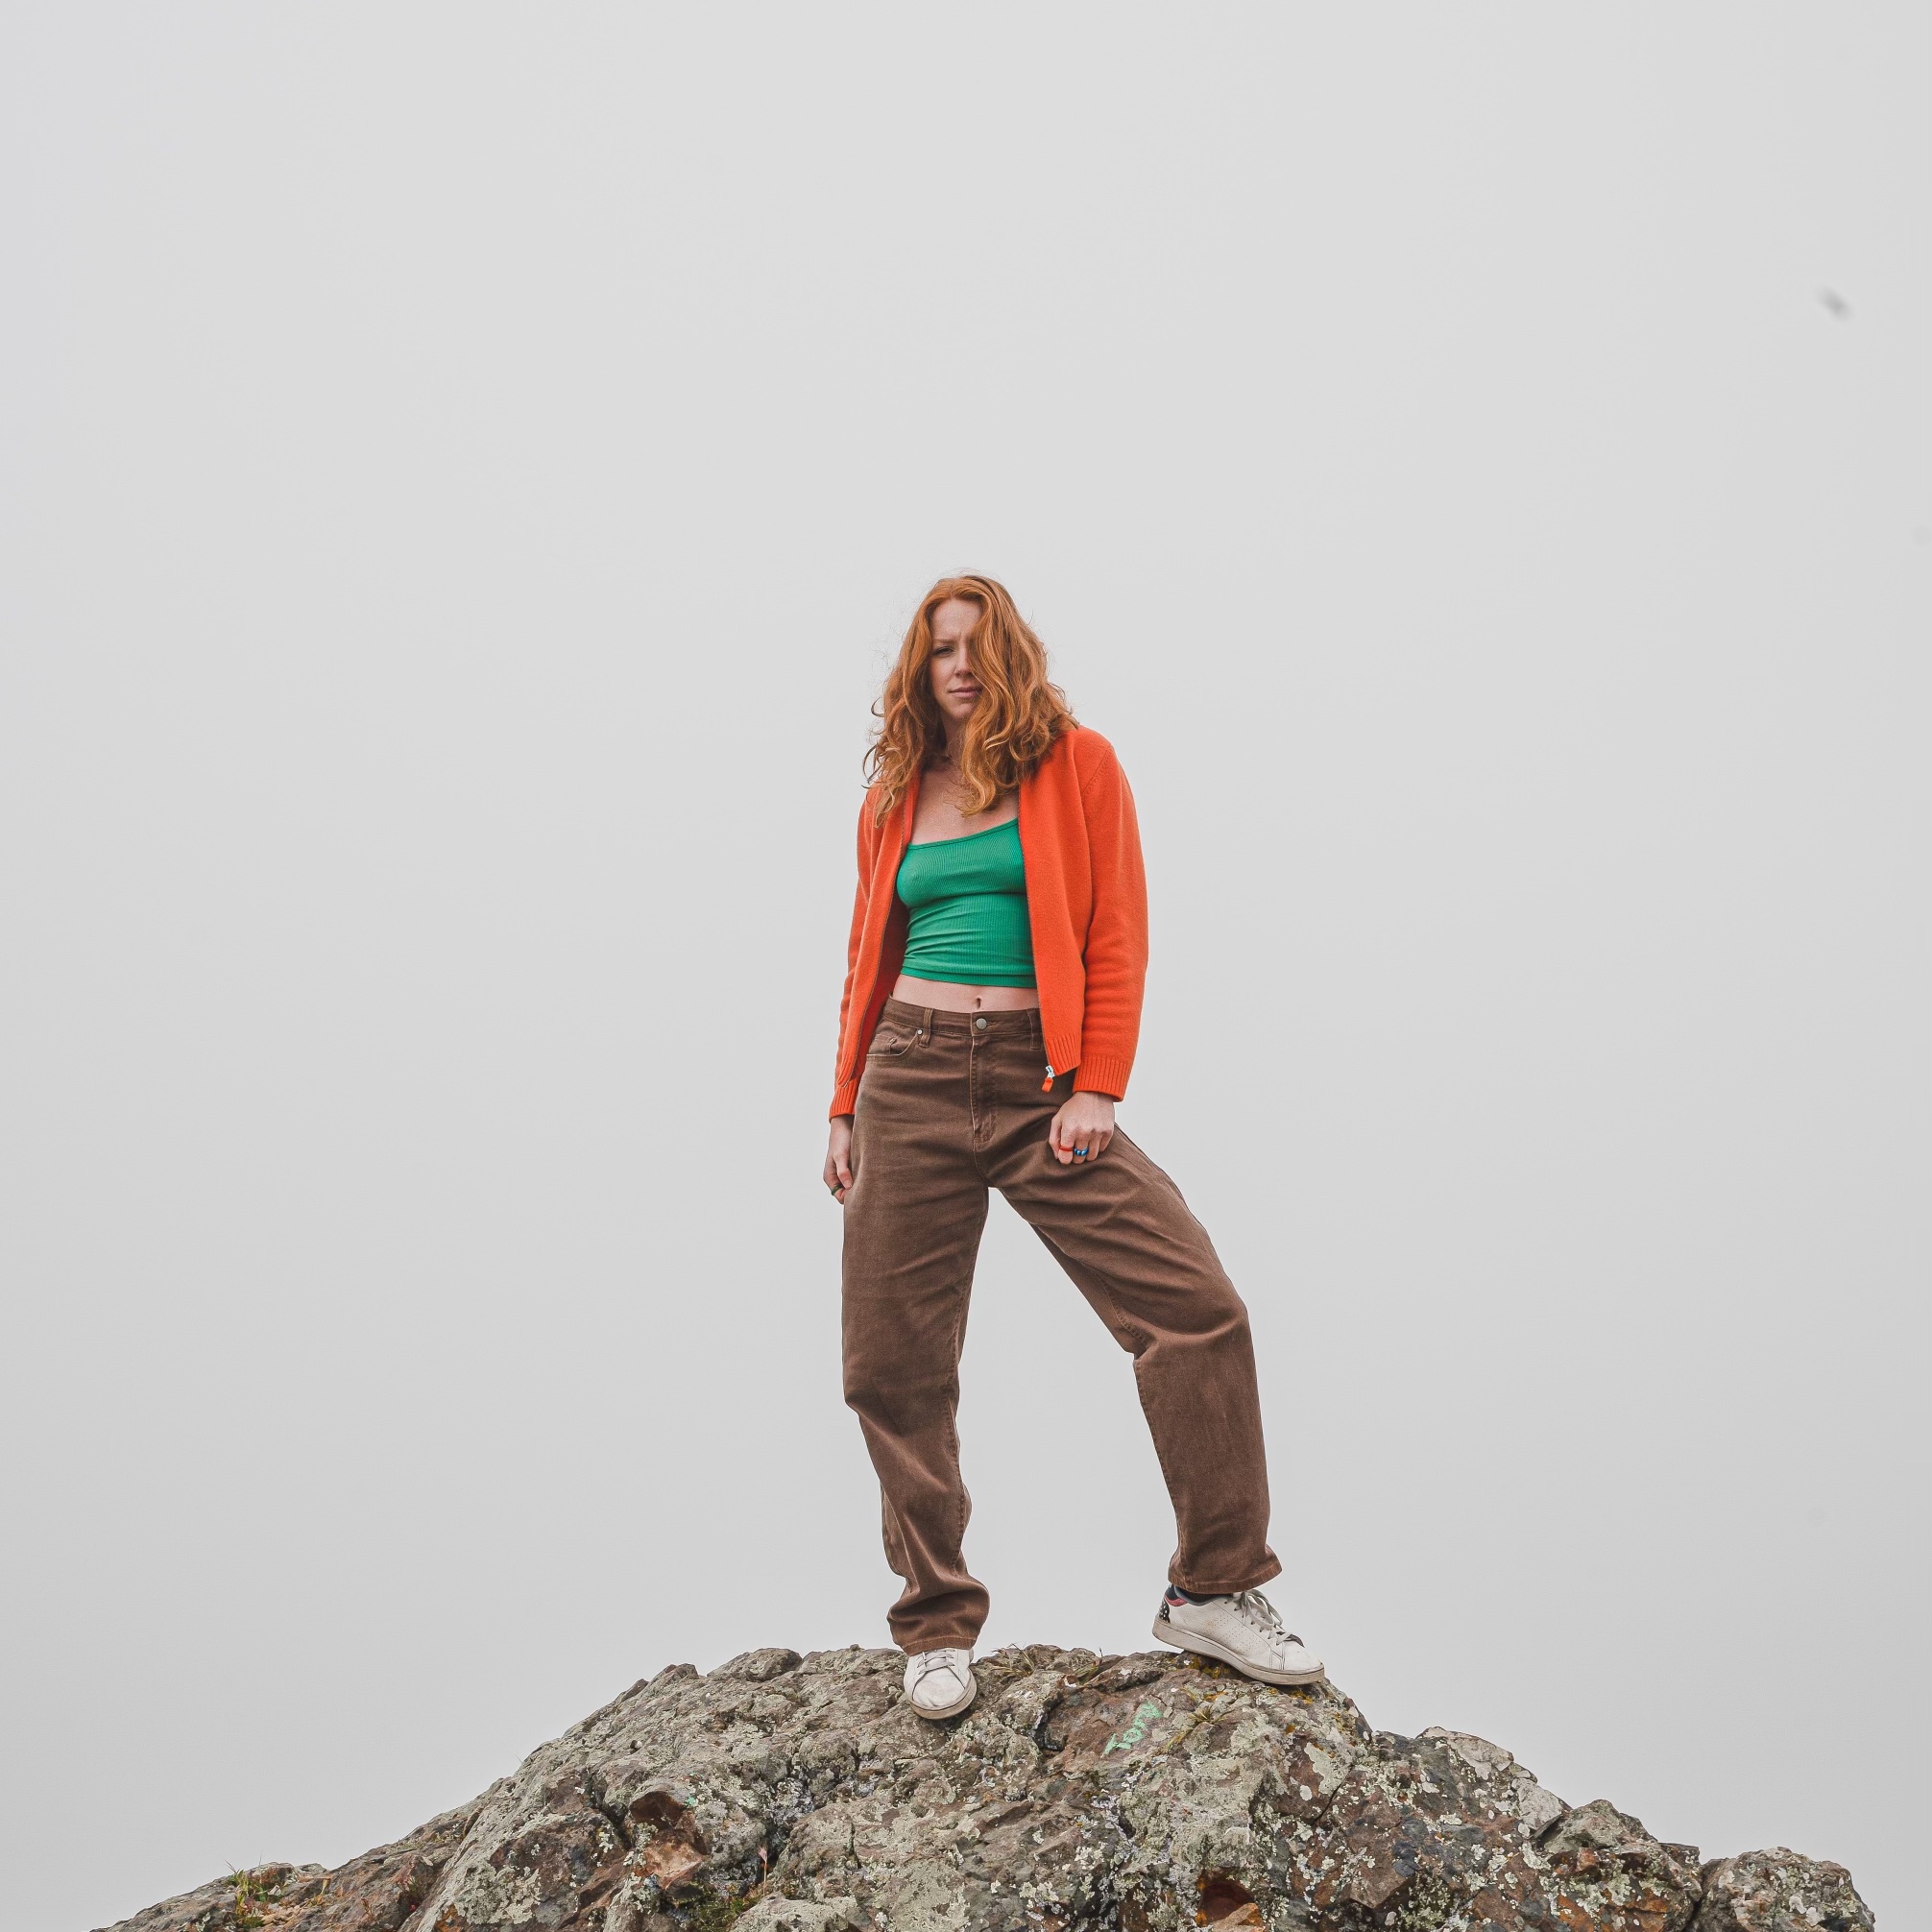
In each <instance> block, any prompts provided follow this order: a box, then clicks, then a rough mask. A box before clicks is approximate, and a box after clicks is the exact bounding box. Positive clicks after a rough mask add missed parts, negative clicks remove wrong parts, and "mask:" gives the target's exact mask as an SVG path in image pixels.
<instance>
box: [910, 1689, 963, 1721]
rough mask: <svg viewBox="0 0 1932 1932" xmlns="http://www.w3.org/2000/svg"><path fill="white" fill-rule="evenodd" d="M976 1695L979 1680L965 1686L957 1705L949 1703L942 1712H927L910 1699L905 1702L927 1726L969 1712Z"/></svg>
mask: <svg viewBox="0 0 1932 1932" xmlns="http://www.w3.org/2000/svg"><path fill="white" fill-rule="evenodd" d="M978 1695H979V1679H978V1678H974V1679H973V1681H972V1682H971V1683H969V1684H968V1685H967V1686H966V1695H965V1696H964V1697H962V1698H961V1699H960V1700H959V1702H958V1703H949V1704H948V1705H947V1706H946V1708H945V1709H944V1710H928V1709H927V1708H926V1707H925V1705H924V1704H916V1703H912V1700H911V1699H910V1698H907V1699H906V1703H911V1704H912V1708H913V1710H914V1712H915V1713H916V1714H917V1715H918V1716H920V1717H923V1718H924V1719H925V1720H926V1722H927V1723H928V1724H944V1723H945V1721H946V1720H947V1719H948V1718H949V1717H957V1716H958V1715H959V1713H960V1712H961V1711H962V1710H971V1709H972V1707H973V1700H974V1699H975V1698H976V1697H978Z"/></svg>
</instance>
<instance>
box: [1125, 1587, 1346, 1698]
mask: <svg viewBox="0 0 1932 1932" xmlns="http://www.w3.org/2000/svg"><path fill="white" fill-rule="evenodd" d="M1154 1635H1155V1636H1157V1637H1158V1638H1159V1639H1160V1640H1161V1642H1162V1643H1164V1644H1172V1645H1173V1647H1174V1648H1175V1649H1176V1650H1181V1651H1193V1652H1194V1653H1195V1654H1196V1655H1197V1656H1203V1657H1214V1658H1216V1659H1217V1660H1218V1661H1219V1662H1220V1663H1224V1664H1232V1665H1233V1666H1234V1667H1235V1669H1236V1670H1238V1671H1240V1672H1241V1674H1242V1675H1243V1676H1244V1677H1250V1678H1256V1679H1257V1680H1258V1681H1260V1682H1262V1683H1265V1684H1318V1683H1319V1682H1320V1681H1321V1680H1322V1678H1324V1677H1326V1676H1327V1675H1328V1673H1327V1672H1326V1671H1324V1670H1323V1669H1322V1667H1321V1659H1320V1658H1319V1657H1318V1656H1316V1654H1314V1652H1312V1651H1311V1650H1309V1648H1308V1647H1307V1645H1305V1644H1304V1643H1303V1642H1302V1641H1301V1639H1300V1638H1299V1637H1297V1636H1295V1635H1294V1634H1293V1633H1292V1631H1289V1630H1284V1629H1283V1628H1282V1622H1281V1619H1280V1617H1279V1616H1277V1615H1276V1614H1275V1608H1274V1606H1273V1605H1272V1604H1271V1603H1269V1602H1268V1599H1267V1598H1266V1597H1265V1596H1263V1595H1262V1593H1261V1592H1260V1591H1259V1590H1243V1591H1242V1592H1241V1593H1240V1595H1238V1596H1233V1597H1210V1598H1208V1600H1207V1601H1206V1602H1205V1603H1201V1604H1191V1603H1189V1602H1188V1600H1187V1598H1185V1597H1184V1596H1182V1595H1181V1593H1180V1592H1179V1591H1178V1590H1175V1589H1170V1590H1169V1591H1168V1593H1167V1595H1166V1596H1164V1597H1163V1598H1162V1599H1161V1613H1160V1615H1159V1616H1157V1617H1156V1618H1155V1619H1154Z"/></svg>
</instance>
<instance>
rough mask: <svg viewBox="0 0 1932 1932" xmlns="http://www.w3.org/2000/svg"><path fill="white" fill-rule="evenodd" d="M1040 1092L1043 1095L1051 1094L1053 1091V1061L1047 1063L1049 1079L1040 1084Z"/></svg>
mask: <svg viewBox="0 0 1932 1932" xmlns="http://www.w3.org/2000/svg"><path fill="white" fill-rule="evenodd" d="M1040 1091H1041V1092H1042V1093H1043V1094H1051V1092H1052V1091H1053V1063H1052V1061H1051V1060H1049V1061H1048V1062H1047V1077H1046V1078H1045V1079H1044V1080H1042V1081H1041V1082H1040Z"/></svg>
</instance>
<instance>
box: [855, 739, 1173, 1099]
mask: <svg viewBox="0 0 1932 1932" xmlns="http://www.w3.org/2000/svg"><path fill="white" fill-rule="evenodd" d="M873 802H874V801H873V795H872V794H871V793H869V792H868V793H867V794H866V799H865V803H864V805H863V806H861V807H860V808H859V813H858V896H857V900H856V901H855V903H854V905H853V908H852V941H851V945H850V947H849V948H848V950H847V962H846V972H845V997H844V998H843V999H842V1000H841V1001H840V1002H839V1007H838V1061H837V1066H836V1072H835V1080H836V1084H835V1086H834V1088H833V1096H832V1114H833V1118H834V1119H835V1118H836V1117H837V1116H838V1115H840V1114H849V1113H851V1112H852V1110H853V1107H854V1106H855V1105H856V1103H857V1099H858V1081H859V1076H860V1075H862V1074H863V1073H864V1071H865V1053H866V1049H867V1048H868V1047H870V1046H871V1045H872V1033H873V1028H874V1027H876V1026H878V1024H879V1015H880V1012H881V1008H882V1007H883V1006H884V1004H885V1002H886V1000H887V999H888V998H889V997H890V996H891V992H892V987H893V982H894V981H895V980H896V979H897V978H899V969H900V964H901V962H902V961H903V960H904V959H905V957H906V906H905V904H904V902H903V901H902V900H901V899H900V897H899V892H898V882H899V862H900V860H901V859H903V858H904V857H906V846H907V844H908V843H909V842H910V840H911V837H912V817H913V813H914V812H915V811H917V809H919V787H918V782H917V781H916V780H915V781H914V783H913V784H912V785H911V786H910V787H908V789H907V791H906V797H905V798H904V799H903V800H902V801H901V803H900V806H899V809H898V810H897V811H895V812H894V813H893V814H892V816H891V817H890V818H888V819H887V820H886V822H885V823H884V824H883V825H879V824H876V823H875V822H874V820H873ZM1020 850H1021V852H1022V854H1023V855H1024V856H1025V857H1026V914H1027V922H1028V924H1029V925H1030V926H1031V928H1032V933H1033V973H1034V977H1035V978H1036V979H1037V980H1038V981H1039V985H1040V1030H1041V1033H1042V1034H1043V1035H1044V1036H1045V1039H1046V1048H1047V1060H1046V1064H1045V1065H1044V1066H1043V1067H1042V1068H1041V1070H1040V1072H1041V1076H1042V1084H1043V1085H1045V1084H1047V1083H1048V1082H1049V1081H1051V1079H1052V1078H1053V1077H1054V1076H1055V1075H1060V1074H1064V1073H1066V1072H1068V1071H1069V1070H1070V1069H1071V1070H1073V1073H1074V1090H1075V1092H1076V1093H1096V1094H1111V1095H1112V1096H1113V1097H1114V1098H1115V1099H1122V1098H1123V1096H1124V1095H1125V1093H1126V1091H1127V1075H1128V1074H1129V1072H1130V1071H1131V1070H1132V1068H1133V1064H1134V1048H1135V1046H1136V1045H1137V1044H1138V1042H1139V1040H1140V1033H1141V994H1142V990H1143V988H1144V986H1145V985H1146V982H1147V875H1146V873H1145V872H1144V871H1143V869H1142V865H1141V831H1140V826H1139V824H1138V823H1137V822H1136V820H1135V818H1134V795H1133V793H1132V792H1130V791H1129V790H1128V789H1127V779H1126V774H1125V773H1124V772H1123V771H1122V769H1121V762H1120V760H1119V759H1117V758H1116V757H1115V756H1114V748H1113V746H1112V745H1110V744H1109V743H1108V742H1107V741H1106V739H1105V738H1103V737H1101V736H1100V735H1099V732H1095V731H1082V730H1079V729H1077V728H1076V729H1075V730H1073V731H1070V732H1067V733H1066V734H1064V735H1063V736H1062V737H1058V738H1056V739H1055V740H1054V742H1053V748H1052V749H1051V751H1050V752H1048V754H1047V756H1046V757H1045V758H1043V759H1042V760H1041V761H1040V762H1039V764H1038V766H1037V767H1036V768H1035V769H1034V772H1033V775H1032V776H1031V777H1030V778H1028V779H1026V781H1025V782H1024V783H1023V784H1022V785H1021V786H1020Z"/></svg>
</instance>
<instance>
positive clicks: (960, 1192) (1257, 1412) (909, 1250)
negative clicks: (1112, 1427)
mask: <svg viewBox="0 0 1932 1932" xmlns="http://www.w3.org/2000/svg"><path fill="white" fill-rule="evenodd" d="M1045 1057H1046V1056H1045V1051H1044V1050H1043V1049H1042V1047H1041V1045H1040V1018H1039V1014H1038V1013H1037V1012H1020V1013H985V1014H979V1015H969V1014H965V1013H946V1012H939V1011H935V1010H933V1009H931V1008H929V1007H920V1006H909V1005H906V1004H904V1003H903V1002H900V1001H897V1000H893V1001H890V1002H887V1004H886V1007H885V1011H884V1014H883V1016H882V1017H881V1020H880V1023H879V1030H878V1032H877V1033H876V1034H875V1035H874V1037H873V1042H872V1049H871V1051H870V1052H869V1053H868V1054H867V1056H866V1061H865V1076H864V1079H863V1082H862V1083H861V1085H860V1087H859V1090H858V1106H857V1114H856V1115H855V1117H854V1123H853V1185H852V1188H851V1191H850V1192H849V1193H848V1194H847V1195H846V1198H845V1268H844V1272H845V1323H844V1325H845V1399H846V1401H847V1402H848V1403H849V1404H850V1405H851V1406H852V1408H853V1409H855V1410H856V1411H857V1413H858V1419H859V1422H860V1425H861V1426H862V1427H863V1429H864V1431H865V1445H866V1447H867V1448H868V1449H869V1450H870V1451H871V1452H872V1466H873V1467H874V1468H875V1469H877V1470H878V1472H879V1485H880V1488H881V1492H882V1494H883V1499H884V1515H885V1555H886V1559H887V1561H889V1562H890V1563H891V1565H892V1567H893V1569H894V1570H896V1571H897V1572H898V1573H899V1575H900V1576H902V1577H904V1578H905V1580H906V1589H905V1592H904V1593H903V1594H902V1595H901V1597H900V1599H899V1601H898V1602H897V1603H896V1604H895V1605H894V1606H892V1610H891V1614H890V1617H889V1620H888V1621H889V1623H890V1626H891V1630H892V1635H893V1637H894V1639H895V1640H896V1641H897V1642H898V1643H899V1645H900V1646H901V1647H902V1648H903V1649H905V1650H906V1651H908V1652H917V1651H932V1650H940V1649H944V1648H947V1647H951V1646H957V1647H960V1648H970V1647H971V1645H972V1644H973V1642H974V1640H975V1639H976V1638H977V1637H978V1634H979V1629H980V1626H981V1625H982V1624H984V1622H985V1621H986V1610H987V1597H986V1591H985V1589H984V1588H983V1586H982V1585H980V1584H979V1583H978V1582H976V1581H975V1580H974V1578H973V1577H972V1576H971V1574H970V1573H969V1572H968V1571H967V1569H966V1563H965V1558H964V1556H963V1554H962V1552H961V1547H960V1546H961V1543H962V1541H963V1539H964V1537H965V1534H966V1517H967V1513H968V1510H969V1508H970V1504H969V1502H968V1498H967V1495H966V1485H965V1484H964V1483H963V1482H962V1481H961V1480H960V1476H959V1437H958V1435H957V1433H956V1432H955V1429H954V1414H955V1413H956V1411H957V1408H958V1402H959V1347H960V1343H961V1341H962V1340H963V1339H964V1337H965V1332H966V1304H967V1299H968V1297H969V1296H970V1294H971V1292H972V1288H973V1263H974V1259H975V1257H976V1256H977V1254H978V1247H979V1233H980V1230H981V1229H982V1228H983V1227H984V1226H985V1224H986V1190H987V1188H988V1187H996V1188H998V1189H999V1190H1000V1192H1001V1193H1002V1195H1005V1196H1006V1198H1007V1200H1008V1201H1010V1202H1011V1203H1012V1205H1013V1206H1014V1208H1015V1209H1017V1210H1018V1212H1019V1213H1020V1214H1021V1215H1022V1216H1023V1217H1024V1218H1025V1219H1026V1220H1027V1221H1029V1222H1030V1223H1031V1224H1032V1227H1033V1231H1034V1232H1035V1233H1036V1234H1037V1235H1038V1236H1039V1237H1040V1239H1041V1240H1042V1241H1043V1242H1045V1243H1046V1244H1047V1246H1048V1249H1049V1250H1050V1251H1051V1254H1052V1256H1053V1259H1054V1260H1055V1261H1057V1262H1058V1263H1059V1264H1060V1266H1061V1267H1062V1268H1065V1269H1066V1271H1067V1273H1068V1274H1069V1275H1070V1276H1072V1277H1073V1281H1074V1285H1075V1287H1076V1288H1077V1289H1078V1290H1079V1291H1080V1292H1081V1293H1082V1294H1084V1295H1085V1296H1086V1297H1087V1299H1088V1301H1089V1302H1091V1303H1092V1304H1093V1307H1094V1311H1095V1313H1096V1314H1097V1315H1099V1317H1100V1319H1101V1320H1102V1321H1104V1322H1105V1323H1106V1324H1107V1327H1108V1328H1109V1329H1110V1330H1111V1331H1112V1333H1113V1336H1114V1339H1115V1340H1117V1341H1118V1342H1119V1343H1120V1344H1121V1346H1122V1347H1123V1348H1124V1349H1126V1350H1127V1351H1128V1352H1129V1353H1130V1354H1131V1355H1132V1356H1133V1358H1134V1378H1135V1380H1136V1381H1137V1382H1138V1383H1139V1385H1140V1391H1141V1407H1142V1409H1143V1410H1144V1411H1145V1413H1146V1414H1147V1426H1148V1428H1149V1429H1150V1430H1152V1432H1153V1437H1154V1448H1155V1450H1156V1452H1157V1453H1158V1454H1159V1456H1160V1459H1161V1469H1162V1472H1163V1473H1164V1474H1165V1476H1166V1477H1167V1484H1168V1494H1169V1495H1170V1496H1171V1498H1172V1499H1173V1506H1174V1516H1175V1519H1176V1522H1177V1524H1178V1527H1179V1532H1180V1547H1179V1548H1178V1549H1177V1550H1176V1551H1175V1552H1174V1556H1173V1560H1172V1561H1171V1564H1170V1565H1169V1568H1168V1576H1169V1578H1170V1580H1171V1582H1175V1583H1178V1584H1179V1585H1180V1586H1181V1587H1182V1588H1183V1589H1186V1590H1194V1591H1197V1592H1200V1593H1202V1594H1208V1595H1219V1594H1221V1593H1223V1592H1228V1591H1234V1590H1246V1589H1252V1588H1254V1587H1255V1585H1256V1584H1258V1583H1263V1582H1267V1581H1268V1578H1270V1577H1272V1576H1275V1575H1277V1574H1278V1573H1279V1572H1280V1569H1281V1565H1280V1563H1279V1562H1277V1561H1276V1560H1275V1556H1274V1552H1273V1551H1272V1550H1270V1549H1269V1548H1268V1464H1267V1461H1266V1459H1265V1457H1264V1454H1263V1450H1262V1440H1261V1401H1260V1397H1259V1395H1258V1393H1257V1391H1256V1389H1255V1378H1254V1344H1253V1342H1252V1341H1251V1340H1250V1339H1249V1336H1248V1327H1247V1310H1246V1309H1245V1308H1244V1306H1243V1305H1242V1300H1241V1297H1240V1296H1239V1295H1238V1294H1236V1292H1234V1287H1233V1284H1232V1283H1230V1282H1229V1280H1228V1278H1227V1276H1226V1275H1225V1274H1224V1273H1222V1271H1221V1266H1220V1262H1219V1261H1218V1260H1217V1259H1216V1258H1215V1251H1214V1246H1213V1244H1212V1243H1210V1242H1209V1240H1208V1238H1207V1231H1206V1229H1204V1228H1203V1227H1202V1226H1201V1224H1200V1223H1199V1222H1198V1221H1197V1220H1195V1218H1194V1216H1193V1215H1191V1214H1190V1213H1189V1212H1188V1209H1187V1203H1186V1202H1185V1201H1183V1200H1182V1199H1181V1196H1180V1191H1179V1189H1177V1188H1176V1187H1175V1186H1174V1184H1173V1182H1172V1181H1171V1180H1169V1178H1168V1177H1167V1175H1166V1174H1164V1173H1163V1172H1162V1171H1160V1169H1159V1168H1157V1167H1155V1166H1154V1164H1153V1163H1152V1162H1151V1161H1150V1160H1148V1159H1147V1155H1146V1154H1144V1153H1142V1151H1141V1150H1140V1148H1139V1147H1136V1146H1135V1145H1134V1144H1133V1142H1132V1141H1130V1140H1128V1139H1127V1137H1126V1136H1125V1135H1124V1134H1122V1133H1119V1132H1117V1133H1116V1134H1115V1136H1114V1139H1113V1142H1112V1145H1111V1146H1110V1147H1108V1148H1107V1151H1106V1152H1105V1153H1104V1154H1102V1155H1101V1156H1100V1158H1099V1160H1098V1161H1093V1162H1076V1163H1075V1164H1074V1165H1073V1166H1071V1167H1063V1166H1061V1164H1060V1163H1059V1162H1058V1161H1057V1160H1056V1159H1055V1158H1054V1157H1053V1155H1052V1153H1051V1150H1050V1149H1049V1147H1048V1145H1047V1130H1048V1128H1049V1126H1050V1125H1051V1123H1052V1119H1053V1115H1054V1114H1055V1113H1056V1112H1057V1111H1058V1109H1059V1108H1060V1106H1061V1105H1062V1104H1063V1103H1064V1102H1065V1101H1066V1099H1067V1098H1068V1096H1069V1095H1070V1094H1071V1093H1072V1091H1073V1077H1072V1075H1064V1074H1063V1075H1061V1076H1060V1077H1059V1078H1058V1079H1056V1080H1055V1081H1054V1082H1053V1086H1052V1090H1051V1092H1044V1091H1042V1088H1041V1078H1042V1075H1043V1074H1044V1072H1045V1066H1044V1061H1045Z"/></svg>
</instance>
